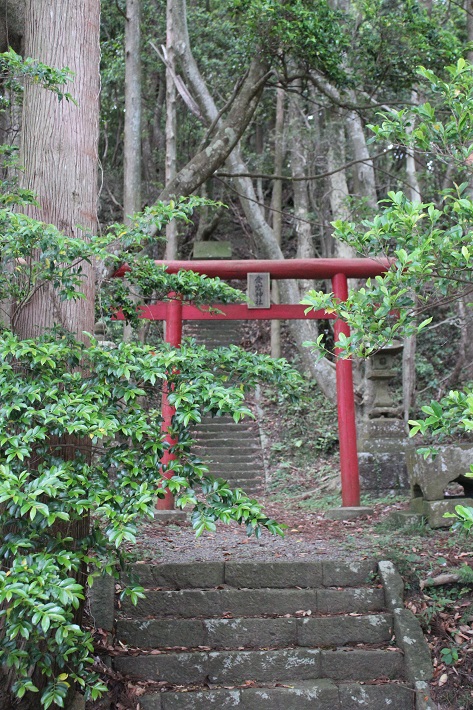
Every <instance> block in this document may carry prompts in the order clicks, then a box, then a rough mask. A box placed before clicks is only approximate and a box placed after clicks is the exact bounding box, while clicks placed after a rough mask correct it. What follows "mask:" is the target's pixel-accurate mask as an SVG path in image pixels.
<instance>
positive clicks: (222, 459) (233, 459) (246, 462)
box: [205, 451, 261, 471]
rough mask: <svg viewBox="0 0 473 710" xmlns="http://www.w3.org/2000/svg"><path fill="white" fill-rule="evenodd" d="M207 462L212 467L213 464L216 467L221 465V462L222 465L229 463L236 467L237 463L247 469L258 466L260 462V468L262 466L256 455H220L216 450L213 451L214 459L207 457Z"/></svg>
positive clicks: (240, 467)
mask: <svg viewBox="0 0 473 710" xmlns="http://www.w3.org/2000/svg"><path fill="white" fill-rule="evenodd" d="M205 463H206V465H208V466H210V467H211V466H213V467H214V468H216V467H217V466H219V464H222V466H226V465H227V464H228V465H229V466H230V467H231V466H233V467H234V468H235V465H237V466H238V468H239V469H240V470H247V471H251V470H252V469H254V468H255V467H256V466H258V464H259V466H258V468H260V467H261V461H260V460H259V459H258V458H257V457H256V456H255V455H249V454H245V455H243V456H229V455H228V454H222V455H220V456H219V455H218V453H217V452H214V451H212V459H211V460H210V461H209V460H208V459H206V461H205ZM250 467H251V468H250Z"/></svg>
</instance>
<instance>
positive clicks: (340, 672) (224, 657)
mask: <svg viewBox="0 0 473 710" xmlns="http://www.w3.org/2000/svg"><path fill="white" fill-rule="evenodd" d="M114 666H115V669H116V670H118V671H120V672H122V673H126V674H130V675H133V676H135V677H137V678H143V679H147V680H157V681H158V680H159V681H166V682H167V683H171V684H176V685H189V684H194V683H197V684H199V683H204V682H205V683H211V684H215V685H228V684H242V683H245V682H247V681H255V682H276V681H280V682H284V681H288V682H289V683H290V682H296V681H299V680H314V679H319V678H330V679H332V680H344V681H348V680H354V681H355V680H356V681H358V682H359V681H374V680H377V679H379V678H387V679H391V680H393V679H397V680H402V679H403V674H404V663H403V656H402V653H400V652H399V651H397V650H364V649H363V650H361V649H335V650H320V649H308V648H304V649H300V648H295V649H279V650H275V651H211V652H204V651H194V652H192V653H187V652H183V653H174V652H166V653H161V654H159V655H140V656H118V657H116V658H115V662H114Z"/></svg>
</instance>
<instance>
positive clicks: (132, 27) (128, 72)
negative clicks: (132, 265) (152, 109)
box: [123, 0, 141, 224]
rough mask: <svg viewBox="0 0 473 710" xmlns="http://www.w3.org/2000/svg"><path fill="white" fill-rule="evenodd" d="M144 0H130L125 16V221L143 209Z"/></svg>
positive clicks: (128, 0)
mask: <svg viewBox="0 0 473 710" xmlns="http://www.w3.org/2000/svg"><path fill="white" fill-rule="evenodd" d="M140 23H141V0H127V3H126V20H125V124H124V149H123V163H124V165H123V211H124V222H125V224H127V223H129V217H130V216H131V215H133V214H134V213H135V212H139V211H140V210H141V54H140V52H141V26H140Z"/></svg>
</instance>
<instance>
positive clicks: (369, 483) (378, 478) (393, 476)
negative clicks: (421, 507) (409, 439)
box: [358, 441, 409, 493]
mask: <svg viewBox="0 0 473 710" xmlns="http://www.w3.org/2000/svg"><path fill="white" fill-rule="evenodd" d="M378 445H379V449H380V450H379V451H359V452H358V468H359V476H360V488H361V490H363V491H376V492H377V493H378V492H385V491H398V490H407V489H408V488H409V477H408V473H407V464H406V457H405V453H404V450H403V448H402V447H400V448H397V450H395V451H386V448H387V447H386V446H385V445H384V443H383V441H379V442H378Z"/></svg>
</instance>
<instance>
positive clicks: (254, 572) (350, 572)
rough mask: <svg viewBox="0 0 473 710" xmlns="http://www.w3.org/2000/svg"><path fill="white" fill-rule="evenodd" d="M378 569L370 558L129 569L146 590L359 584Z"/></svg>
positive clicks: (282, 587) (371, 576)
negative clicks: (343, 560)
mask: <svg viewBox="0 0 473 710" xmlns="http://www.w3.org/2000/svg"><path fill="white" fill-rule="evenodd" d="M376 570H377V564H376V561H375V560H373V559H363V560H353V561H350V560H347V561H345V562H340V561H338V560H311V561H299V560H295V561H292V560H291V561H285V560H282V561H278V562H223V561H222V562H220V561H219V562H199V563H197V564H196V563H193V562H184V563H167V564H166V563H164V564H159V565H150V564H135V565H133V566H132V568H131V571H132V573H133V574H134V575H135V576H136V578H137V579H138V581H139V582H140V584H142V585H143V587H146V588H148V589H152V588H156V587H163V588H167V589H198V588H200V589H211V588H212V587H218V586H221V585H223V584H226V585H229V586H230V587H234V588H238V589H242V588H245V589H246V588H247V589H260V588H268V587H272V588H273V589H288V588H291V587H293V588H294V587H299V588H301V587H302V588H304V589H311V588H318V587H358V586H361V585H365V584H369V583H371V582H372V580H373V575H374V574H375V572H376Z"/></svg>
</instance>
